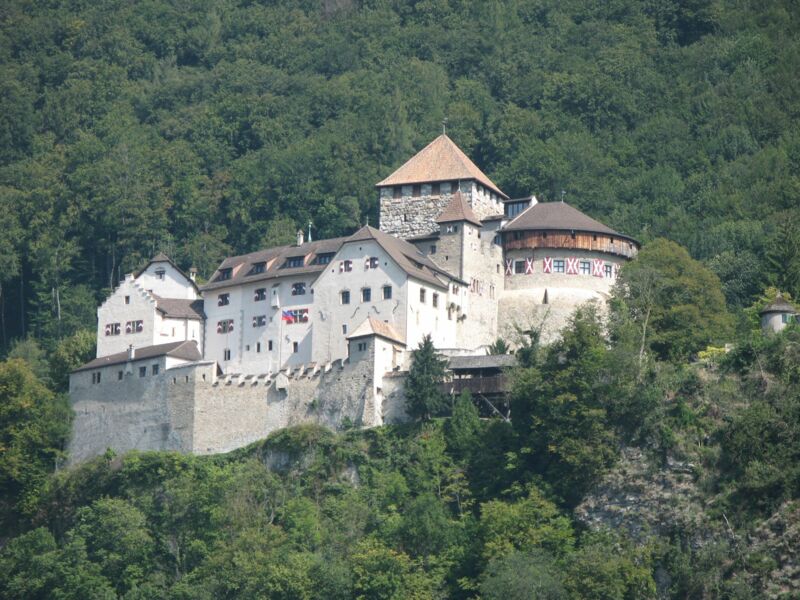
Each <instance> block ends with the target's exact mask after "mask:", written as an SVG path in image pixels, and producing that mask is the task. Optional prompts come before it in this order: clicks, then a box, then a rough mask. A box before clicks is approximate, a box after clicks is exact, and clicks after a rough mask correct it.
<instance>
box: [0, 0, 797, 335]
mask: <svg viewBox="0 0 800 600" xmlns="http://www.w3.org/2000/svg"><path fill="white" fill-rule="evenodd" d="M797 31H798V9H797V5H796V3H794V2H791V1H788V0H786V1H781V0H776V1H773V2H768V3H764V2H741V1H734V0H684V1H678V0H647V1H644V2H643V1H640V0H613V1H611V2H601V3H598V2H586V1H583V0H580V1H579V0H569V1H562V0H558V1H556V0H539V1H525V0H502V1H501V0H497V1H491V2H486V1H468V0H420V1H416V2H415V1H406V0H403V1H400V0H363V1H358V0H281V1H276V2H219V1H213V0H184V1H182V2H171V1H168V0H146V1H142V2H118V1H112V0H98V1H93V2H81V1H78V0H74V1H67V0H65V1H61V2H59V1H53V2H33V1H24V0H8V1H6V2H3V3H2V7H0V68H1V69H2V72H0V88H1V89H0V211H2V214H3V215H4V226H3V229H2V232H1V233H0V262H1V263H2V265H3V268H2V271H0V286H1V287H0V291H1V292H2V293H0V316H1V317H2V319H0V341H2V345H3V347H7V346H8V343H9V341H10V340H12V339H13V338H18V337H22V336H26V335H28V334H32V335H34V336H36V337H37V338H39V340H40V341H41V342H42V343H43V344H44V345H45V347H47V348H52V347H54V345H55V343H56V341H57V340H58V339H60V338H62V337H64V336H66V335H69V334H70V333H72V332H73V331H75V330H76V329H78V328H80V327H86V326H91V325H92V320H93V315H94V308H95V306H96V303H97V302H98V300H99V298H101V297H102V296H103V294H104V293H105V291H107V290H108V289H109V288H110V287H111V286H113V285H114V284H115V283H116V281H118V280H119V278H120V276H122V275H124V273H125V272H128V271H131V270H133V269H134V268H136V267H137V266H139V265H141V264H142V262H143V260H144V259H146V258H148V257H149V256H151V255H153V254H154V253H155V252H156V251H158V250H164V251H166V252H168V253H169V254H170V255H172V256H173V257H174V258H175V259H176V260H177V261H178V263H179V264H180V265H181V266H183V267H188V266H190V265H191V264H194V265H196V266H197V267H198V268H199V270H200V273H201V275H206V276H207V275H208V274H209V273H210V272H211V270H212V269H213V268H214V266H215V265H216V264H217V263H218V261H219V260H220V258H221V257H223V256H224V255H226V254H228V253H234V252H236V253H240V252H245V251H251V250H254V249H256V248H257V247H259V246H263V245H266V244H273V243H276V242H279V241H282V240H286V239H287V235H288V234H290V233H291V232H292V231H294V230H295V229H296V228H297V227H299V226H302V227H304V228H305V227H306V226H307V223H308V221H309V220H310V221H312V222H313V224H314V227H313V231H314V235H315V237H321V236H330V235H341V234H347V233H349V232H351V231H352V230H353V229H354V228H355V227H356V226H357V225H358V224H362V223H363V222H365V221H366V220H367V219H368V218H369V220H370V222H371V223H373V224H374V223H376V221H377V195H376V193H375V189H374V187H373V186H374V184H375V183H376V182H377V181H379V180H380V179H381V178H382V177H384V176H385V175H386V174H387V173H389V172H390V171H391V170H392V169H393V168H395V167H397V166H398V165H399V164H400V163H401V162H402V161H404V160H405V159H407V158H408V157H409V156H410V155H411V154H412V153H413V152H414V151H415V150H417V149H419V148H421V147H422V146H423V145H424V144H426V143H427V142H428V141H430V140H431V139H432V138H433V137H434V136H435V135H437V134H438V133H439V131H440V130H441V122H442V120H443V119H445V118H446V119H447V122H448V125H447V127H448V129H447V130H448V134H449V135H450V136H451V137H452V138H453V139H454V140H455V141H456V142H457V143H458V144H459V145H460V146H461V147H462V148H463V149H464V150H465V151H466V152H467V154H469V155H470V156H472V157H473V158H474V159H475V161H476V162H477V163H478V165H480V166H481V167H482V168H483V169H484V170H485V171H486V172H487V173H488V174H489V175H490V176H491V177H492V178H493V179H494V180H495V181H496V182H497V183H498V185H500V186H501V188H503V189H504V190H505V191H506V192H507V193H508V194H510V195H512V196H517V195H524V194H529V193H531V192H534V193H536V194H537V195H538V196H539V197H540V198H543V199H554V198H559V197H561V191H562V190H564V191H565V193H566V197H567V198H568V199H569V201H570V202H571V203H572V204H574V205H575V206H577V207H579V208H580V209H582V210H585V211H587V212H589V213H590V214H592V215H593V216H595V217H597V218H599V219H601V220H602V221H604V222H607V223H608V224H610V225H612V226H613V227H615V228H617V229H619V230H622V231H624V232H626V233H628V234H630V235H633V236H637V237H639V238H641V239H642V240H644V241H646V240H648V239H651V238H652V237H656V236H665V237H668V238H670V239H673V240H675V241H677V242H679V243H681V244H683V245H685V246H687V247H688V248H689V250H690V252H691V254H692V255H693V256H694V257H695V258H698V259H701V260H703V261H704V262H706V263H707V264H708V265H710V266H711V268H712V269H713V270H714V271H715V272H716V273H717V274H719V276H720V277H721V278H722V280H723V283H724V286H725V287H724V290H725V294H726V297H727V299H728V301H729V303H731V305H733V306H739V305H745V306H746V305H749V304H750V302H751V301H752V299H753V297H754V296H755V295H757V294H758V292H759V291H760V290H761V289H762V287H763V286H764V285H765V284H766V283H768V282H769V283H773V284H777V285H778V286H779V287H781V288H783V289H784V290H785V291H790V292H793V293H795V295H797V292H798V291H800V290H798V286H800V259H799V258H798V253H799V252H800V250H798V245H800V242H798V239H800V235H799V234H798V231H797V224H796V223H797V219H796V209H797V207H798V194H799V193H800V192H799V190H800V184H799V182H798V173H800V130H798V113H799V112H800V80H798V78H797V72H798V71H799V70H800V68H799V67H800V41H799V40H798V36H797V35H796V33H797Z"/></svg>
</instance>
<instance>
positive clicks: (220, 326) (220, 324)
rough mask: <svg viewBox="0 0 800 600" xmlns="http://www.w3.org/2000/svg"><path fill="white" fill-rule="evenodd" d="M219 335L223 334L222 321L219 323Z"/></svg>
mask: <svg viewBox="0 0 800 600" xmlns="http://www.w3.org/2000/svg"><path fill="white" fill-rule="evenodd" d="M217 333H222V321H220V322H219V323H217Z"/></svg>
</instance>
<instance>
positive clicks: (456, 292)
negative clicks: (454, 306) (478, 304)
mask: <svg viewBox="0 0 800 600" xmlns="http://www.w3.org/2000/svg"><path fill="white" fill-rule="evenodd" d="M460 291H461V288H460V287H458V286H457V285H456V284H455V283H454V284H453V293H454V294H456V295H458V293H459V292H460Z"/></svg>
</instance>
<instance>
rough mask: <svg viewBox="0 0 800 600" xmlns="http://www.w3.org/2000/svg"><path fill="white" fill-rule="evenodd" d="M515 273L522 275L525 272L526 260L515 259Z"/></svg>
mask: <svg viewBox="0 0 800 600" xmlns="http://www.w3.org/2000/svg"><path fill="white" fill-rule="evenodd" d="M514 273H516V274H517V275H522V274H523V273H525V261H524V260H515V261H514Z"/></svg>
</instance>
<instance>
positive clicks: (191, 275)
mask: <svg viewBox="0 0 800 600" xmlns="http://www.w3.org/2000/svg"><path fill="white" fill-rule="evenodd" d="M189 279H191V280H192V281H197V267H195V266H194V265H192V266H191V267H189Z"/></svg>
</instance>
